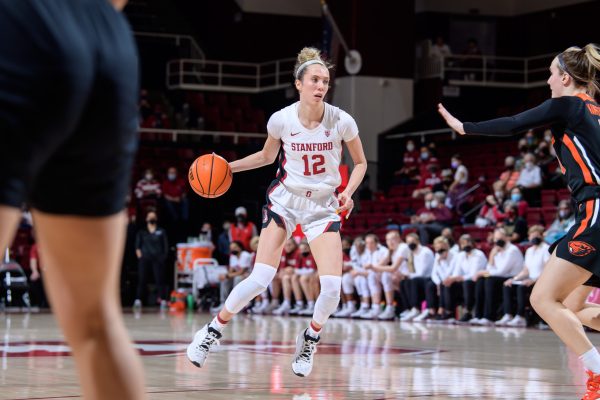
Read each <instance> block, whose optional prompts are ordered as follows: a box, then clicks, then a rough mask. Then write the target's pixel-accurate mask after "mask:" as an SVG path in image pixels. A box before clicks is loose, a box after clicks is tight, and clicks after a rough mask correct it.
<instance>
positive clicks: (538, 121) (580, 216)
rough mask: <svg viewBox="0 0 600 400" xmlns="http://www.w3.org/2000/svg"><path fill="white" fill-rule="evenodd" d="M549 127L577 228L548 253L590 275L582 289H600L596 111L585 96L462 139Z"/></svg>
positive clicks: (553, 102) (486, 125) (477, 129)
mask: <svg viewBox="0 0 600 400" xmlns="http://www.w3.org/2000/svg"><path fill="white" fill-rule="evenodd" d="M547 124H549V125H551V130H552V136H553V138H552V145H553V147H554V150H555V152H556V155H557V158H558V161H559V163H560V167H561V170H562V171H563V173H564V174H565V175H566V177H567V184H568V187H569V189H570V190H571V196H572V197H573V200H574V201H575V203H576V204H577V209H576V223H575V225H574V226H573V227H572V228H571V229H570V230H569V232H568V233H567V235H566V236H565V237H563V238H562V239H560V240H558V241H557V242H556V243H554V244H553V245H552V246H551V247H550V251H551V252H552V251H554V249H555V248H556V255H557V256H558V257H559V258H562V259H564V260H567V261H570V262H572V263H574V264H576V265H579V266H580V267H582V268H585V269H586V270H588V271H590V272H592V273H593V274H594V275H593V276H592V277H591V278H590V280H589V281H588V282H586V285H590V286H596V287H600V257H599V256H598V251H599V250H600V221H598V213H599V212H600V106H599V105H598V103H596V102H595V101H594V99H592V98H591V97H589V96H587V95H585V94H579V95H577V96H563V97H558V98H553V99H549V100H546V101H545V102H544V103H542V104H540V105H539V106H537V107H535V108H532V109H531V110H527V111H525V112H523V113H521V114H517V115H515V116H513V117H505V118H498V119H493V120H490V121H483V122H465V123H464V130H465V132H466V133H472V134H479V135H491V136H507V135H511V134H516V133H520V132H524V131H526V130H528V129H531V128H536V127H539V126H542V125H547Z"/></svg>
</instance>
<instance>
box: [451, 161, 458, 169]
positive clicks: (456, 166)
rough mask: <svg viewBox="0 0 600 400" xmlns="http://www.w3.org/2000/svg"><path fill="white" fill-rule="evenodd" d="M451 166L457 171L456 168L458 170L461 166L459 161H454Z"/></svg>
mask: <svg viewBox="0 0 600 400" xmlns="http://www.w3.org/2000/svg"><path fill="white" fill-rule="evenodd" d="M450 165H451V166H452V168H454V169H456V168H458V165H459V164H458V161H452V162H451V163H450Z"/></svg>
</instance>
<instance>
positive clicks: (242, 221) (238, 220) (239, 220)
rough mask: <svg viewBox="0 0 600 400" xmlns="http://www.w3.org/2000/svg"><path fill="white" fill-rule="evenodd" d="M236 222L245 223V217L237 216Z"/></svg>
mask: <svg viewBox="0 0 600 400" xmlns="http://www.w3.org/2000/svg"><path fill="white" fill-rule="evenodd" d="M237 222H240V223H242V224H244V223H246V217H244V216H243V215H240V216H238V217H237Z"/></svg>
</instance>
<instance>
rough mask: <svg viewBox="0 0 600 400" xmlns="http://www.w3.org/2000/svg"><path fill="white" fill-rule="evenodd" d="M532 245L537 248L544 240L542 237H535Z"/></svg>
mask: <svg viewBox="0 0 600 400" xmlns="http://www.w3.org/2000/svg"><path fill="white" fill-rule="evenodd" d="M531 243H532V244H533V245H534V246H537V245H538V244H540V243H542V238H540V237H534V238H533V239H531Z"/></svg>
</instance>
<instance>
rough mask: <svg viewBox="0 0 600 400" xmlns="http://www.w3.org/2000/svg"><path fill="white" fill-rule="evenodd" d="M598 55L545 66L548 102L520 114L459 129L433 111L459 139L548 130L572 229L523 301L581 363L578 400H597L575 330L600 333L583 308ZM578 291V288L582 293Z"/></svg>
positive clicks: (592, 362)
mask: <svg viewBox="0 0 600 400" xmlns="http://www.w3.org/2000/svg"><path fill="white" fill-rule="evenodd" d="M599 72H600V49H599V47H598V46H597V45H595V44H588V45H587V46H585V47H584V48H579V47H570V48H568V49H566V50H565V51H563V52H562V53H560V54H559V55H557V56H556V57H555V58H554V60H553V61H552V64H551V65H550V78H548V85H549V86H550V90H551V91H552V98H551V99H549V100H547V101H545V102H544V103H542V104H541V105H539V106H538V107H535V108H532V109H530V110H528V111H525V112H523V113H521V114H518V115H515V116H512V117H506V118H498V119H494V120H490V121H483V122H476V123H474V122H465V123H462V122H461V121H459V120H458V119H457V118H455V117H454V116H453V115H452V114H450V113H449V112H448V111H447V110H446V109H445V108H444V106H442V105H441V104H440V105H439V112H440V114H441V115H442V117H444V119H445V120H446V123H447V124H448V125H449V126H450V127H451V128H452V129H454V130H455V131H457V132H458V133H459V134H461V135H465V134H478V135H498V136H503V135H512V134H516V133H520V132H524V131H526V130H528V129H531V128H535V127H539V126H542V125H546V124H550V125H551V130H552V135H553V146H554V150H555V151H556V155H557V157H558V160H559V161H560V164H561V168H562V169H563V172H564V173H565V175H566V177H567V181H568V186H569V189H570V190H571V194H572V197H573V200H574V201H575V203H576V204H577V209H576V212H577V215H576V224H575V225H574V226H573V227H572V228H571V230H569V232H568V233H567V235H566V236H565V237H563V238H562V239H560V240H558V241H557V242H556V243H554V244H553V245H552V246H551V247H550V250H549V251H550V252H551V253H552V256H551V257H550V260H549V261H548V263H547V264H546V266H545V268H544V272H543V273H542V275H541V276H540V278H539V279H538V281H537V283H536V284H535V287H534V289H533V293H532V295H531V304H532V305H533V307H534V308H535V310H536V311H537V312H538V314H539V315H540V316H541V317H542V318H543V319H544V320H545V321H546V322H547V323H548V324H549V325H550V326H551V327H552V329H553V330H554V332H555V333H556V334H557V335H558V336H559V337H560V338H561V340H562V341H563V342H564V343H565V344H566V345H567V346H568V347H569V348H570V349H571V350H573V351H574V352H576V353H577V354H578V355H579V357H580V359H581V360H582V361H583V364H584V366H585V368H586V369H587V370H588V374H589V380H588V385H587V393H586V394H585V395H584V399H587V400H589V399H599V398H600V376H599V374H600V354H599V353H598V350H596V348H595V347H594V346H593V345H592V343H591V342H590V340H589V339H588V338H587V337H586V335H585V332H584V330H583V326H582V323H583V324H584V325H587V326H590V327H592V328H594V329H600V319H598V317H600V307H598V306H594V305H590V304H587V303H586V302H585V298H586V295H587V294H589V292H590V290H591V288H592V287H600V220H599V219H598V214H599V212H600V115H599V114H600V112H598V110H599V106H598V104H597V103H596V102H595V101H594V98H593V97H594V95H596V94H597V93H599V92H600V87H599V85H598V82H597V81H596V77H597V76H598V75H599ZM582 285H584V286H583V287H582Z"/></svg>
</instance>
